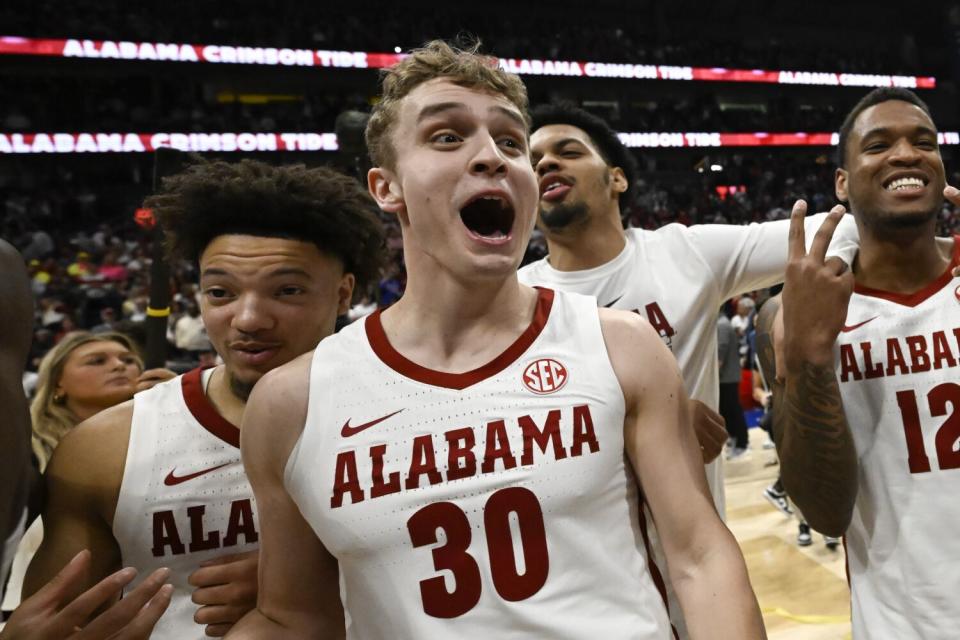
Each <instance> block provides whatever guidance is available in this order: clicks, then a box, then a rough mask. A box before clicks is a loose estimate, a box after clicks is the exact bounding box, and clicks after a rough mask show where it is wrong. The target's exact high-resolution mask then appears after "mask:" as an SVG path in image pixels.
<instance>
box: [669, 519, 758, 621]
mask: <svg viewBox="0 0 960 640" xmlns="http://www.w3.org/2000/svg"><path fill="white" fill-rule="evenodd" d="M720 535H721V537H722V540H721V541H718V540H716V539H715V538H714V539H713V540H707V541H706V542H705V543H704V545H709V549H708V550H706V551H704V552H703V554H702V555H701V557H699V558H697V560H696V561H695V562H694V563H692V564H691V565H690V566H688V567H686V569H681V570H680V571H679V572H677V573H675V572H674V571H672V570H671V572H670V578H671V580H672V581H673V586H674V589H675V590H676V592H677V598H678V599H679V600H680V606H681V608H682V609H683V616H684V619H685V620H686V623H687V630H688V631H689V633H690V639H691V640H762V639H764V638H766V637H767V635H766V632H765V631H764V628H763V617H762V616H761V615H760V607H759V605H758V604H757V598H756V596H755V595H754V593H753V589H752V588H751V586H750V579H749V577H748V576H747V568H746V566H745V565H744V563H743V556H742V555H741V553H740V549H739V547H738V546H737V543H736V541H735V540H734V539H733V536H732V535H731V534H730V532H729V531H727V530H726V529H724V530H723V531H722V534H720Z"/></svg>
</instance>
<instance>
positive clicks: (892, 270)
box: [763, 89, 960, 640]
mask: <svg viewBox="0 0 960 640" xmlns="http://www.w3.org/2000/svg"><path fill="white" fill-rule="evenodd" d="M838 153H839V158H840V168H839V169H837V172H836V180H835V187H836V194H837V198H839V199H840V200H845V201H848V202H849V203H850V209H851V211H852V212H853V215H854V216H855V217H856V220H857V225H858V227H859V228H860V243H861V244H860V253H859V255H858V256H857V259H856V261H855V263H854V269H853V273H852V274H851V273H850V272H849V271H846V270H844V269H842V268H840V267H839V265H837V264H836V263H835V262H833V261H830V260H824V250H823V247H824V246H825V244H826V240H827V238H825V237H818V238H816V239H815V240H814V243H813V247H812V248H811V250H810V253H809V254H806V253H805V251H804V249H803V246H802V242H803V232H802V230H801V229H800V226H799V215H798V213H797V211H795V212H794V220H793V221H792V223H793V225H794V228H793V230H792V234H791V235H792V239H791V246H790V266H789V267H788V270H787V282H786V286H785V288H784V292H783V321H784V333H783V338H784V343H783V352H782V360H781V362H779V363H777V364H778V365H779V366H780V371H781V373H783V374H784V376H785V385H781V384H778V385H777V387H776V388H775V389H774V391H775V395H774V397H775V402H776V407H775V411H774V415H775V421H776V423H777V424H776V427H777V428H776V429H775V430H774V433H775V434H776V435H777V438H778V449H779V452H780V461H781V464H782V470H783V483H784V485H785V486H786V488H787V490H788V491H789V493H790V496H791V498H793V499H794V500H795V501H796V503H797V505H798V506H799V507H800V508H801V509H802V510H803V513H804V515H805V516H806V517H807V519H808V520H809V521H810V524H811V525H812V526H814V527H815V528H817V529H819V530H821V531H823V532H824V533H827V534H830V535H841V534H845V536H846V538H845V540H846V550H847V564H848V567H849V576H850V591H851V598H852V605H851V609H852V618H853V635H854V637H855V638H858V639H864V640H866V639H870V640H887V639H890V640H894V639H895V640H920V639H923V640H947V639H948V638H956V637H957V628H958V625H960V604H958V601H957V598H956V594H957V593H958V592H960V571H957V559H958V558H960V541H958V538H957V537H956V536H955V535H953V534H952V533H951V532H952V531H953V528H954V526H955V524H956V523H957V521H958V518H960V506H958V502H957V495H958V492H960V453H958V451H957V440H958V437H960V431H958V424H960V422H958V414H957V411H958V410H960V384H958V383H957V382H958V369H957V367H958V366H960V342H958V340H960V304H958V303H960V293H958V292H960V289H958V287H957V281H956V280H954V279H953V277H952V275H951V268H953V267H956V266H957V265H958V264H960V242H958V241H957V238H956V237H954V238H937V237H936V236H935V232H936V225H937V218H938V215H939V213H940V211H941V209H942V206H943V198H944V196H945V195H947V196H948V197H949V198H951V200H952V201H953V202H954V203H955V204H960V195H958V193H957V191H956V189H953V188H945V185H946V178H945V171H944V166H943V160H942V158H941V156H940V149H939V147H938V145H937V131H936V127H935V125H934V123H933V120H932V118H931V115H930V111H929V109H928V108H927V106H926V104H924V103H923V101H921V100H920V99H919V98H918V97H917V96H916V95H915V94H913V93H912V92H910V91H908V90H905V89H877V90H875V91H872V92H871V93H869V94H867V95H866V96H865V97H864V98H863V99H862V100H861V101H860V102H859V103H857V105H856V106H855V107H854V108H853V110H851V112H850V114H849V115H848V116H847V118H846V120H845V121H844V123H843V126H842V128H841V133H840V145H839V149H838ZM764 339H766V338H764ZM763 353H765V354H766V357H767V360H768V362H766V363H765V365H764V366H765V368H766V369H767V370H768V371H772V370H774V366H773V364H772V363H771V362H770V361H769V360H770V356H771V355H772V352H771V350H769V349H766V350H763ZM779 355H780V354H778V356H779Z"/></svg>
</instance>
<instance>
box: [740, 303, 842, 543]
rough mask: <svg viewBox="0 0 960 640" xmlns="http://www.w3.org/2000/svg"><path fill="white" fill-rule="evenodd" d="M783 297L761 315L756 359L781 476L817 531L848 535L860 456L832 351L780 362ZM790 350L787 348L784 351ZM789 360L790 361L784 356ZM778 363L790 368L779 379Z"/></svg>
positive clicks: (794, 499)
mask: <svg viewBox="0 0 960 640" xmlns="http://www.w3.org/2000/svg"><path fill="white" fill-rule="evenodd" d="M780 304H781V300H780V298H779V297H776V298H771V299H770V300H769V301H768V302H767V303H766V304H765V305H764V306H763V308H762V309H761V310H760V313H759V314H758V316H757V359H758V362H759V364H760V369H761V371H763V374H764V379H765V380H766V381H767V383H768V384H769V386H770V392H771V394H772V395H771V397H772V400H773V406H772V408H771V411H772V412H773V439H774V442H776V445H777V453H778V455H779V456H780V474H781V479H782V480H783V484H784V486H785V487H786V489H787V492H788V493H789V494H790V497H791V498H792V499H793V501H794V502H795V503H796V504H797V506H799V507H800V510H801V511H802V512H803V514H804V515H805V516H806V517H807V518H808V521H809V523H810V524H811V525H812V526H813V527H814V528H815V529H817V530H818V531H820V532H822V533H825V534H827V535H832V536H840V535H842V534H843V533H844V531H846V528H847V526H848V525H849V524H850V518H851V517H852V514H853V503H854V501H855V500H856V495H857V473H858V469H857V453H856V447H855V445H854V442H853V436H852V434H851V433H850V428H849V426H848V425H847V421H846V414H845V413H844V411H843V402H842V401H841V397H840V388H839V384H838V382H837V378H836V374H835V372H834V367H833V352H832V349H831V348H829V347H824V348H823V349H822V350H820V351H818V352H817V353H818V354H819V355H818V357H817V359H815V360H811V359H810V358H805V357H799V358H795V360H794V361H795V364H794V366H792V367H787V366H786V365H785V364H783V363H778V362H777V360H778V358H780V357H783V355H782V354H780V355H779V356H778V348H777V347H779V346H781V345H783V344H784V343H785V342H786V341H785V340H784V338H782V337H780V338H779V340H780V342H779V343H776V344H775V341H774V337H775V334H776V333H777V332H778V331H782V330H778V329H775V325H776V318H777V313H778V310H779V308H780ZM787 349H789V346H787V347H785V350H787ZM785 359H786V358H785ZM778 364H781V365H782V368H783V369H785V370H788V371H787V372H786V374H785V376H784V377H785V378H786V380H784V379H781V377H780V376H778Z"/></svg>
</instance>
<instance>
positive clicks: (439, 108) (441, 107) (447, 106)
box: [417, 102, 527, 128]
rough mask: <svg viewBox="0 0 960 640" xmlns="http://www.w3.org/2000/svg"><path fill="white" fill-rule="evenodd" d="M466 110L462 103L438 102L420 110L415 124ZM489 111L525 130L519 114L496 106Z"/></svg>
mask: <svg viewBox="0 0 960 640" xmlns="http://www.w3.org/2000/svg"><path fill="white" fill-rule="evenodd" d="M466 110H467V105H465V104H463V103H462V102H438V103H437V104H430V105H427V106H425V107H424V108H423V109H421V110H420V113H419V114H418V115H417V124H420V123H421V122H423V121H424V120H426V119H427V118H432V117H433V116H436V115H438V114H440V113H443V112H444V111H466ZM489 110H490V111H496V112H498V113H500V114H501V115H505V116H507V117H508V118H510V119H511V120H513V121H514V122H515V123H516V124H518V125H520V126H521V127H523V128H526V126H527V125H526V122H524V120H523V118H522V117H520V114H519V113H517V112H516V111H514V110H513V109H508V108H506V107H503V106H500V105H496V106H493V107H490V109H489Z"/></svg>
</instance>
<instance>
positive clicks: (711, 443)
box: [690, 400, 728, 464]
mask: <svg viewBox="0 0 960 640" xmlns="http://www.w3.org/2000/svg"><path fill="white" fill-rule="evenodd" d="M690 415H691V420H692V422H693V430H694V431H695V432H696V434H697V442H699V443H700V452H701V453H702V454H703V464H710V463H711V462H713V461H714V459H716V457H717V456H719V455H720V453H721V452H722V451H723V445H725V444H726V442H727V436H728V434H727V426H726V424H727V423H726V421H725V420H724V419H723V416H721V415H720V414H719V413H717V412H716V411H714V410H713V409H711V408H710V407H708V406H707V405H705V404H704V403H702V402H700V401H699V400H690Z"/></svg>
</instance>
